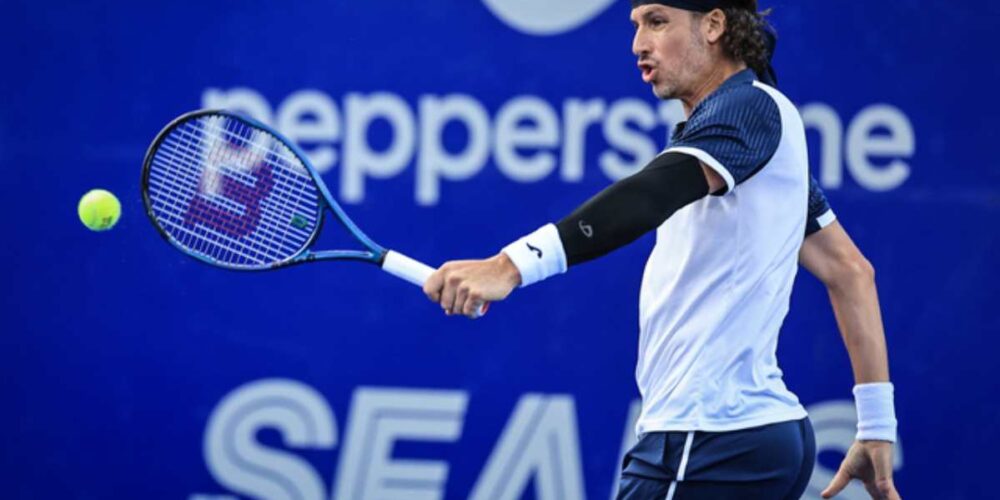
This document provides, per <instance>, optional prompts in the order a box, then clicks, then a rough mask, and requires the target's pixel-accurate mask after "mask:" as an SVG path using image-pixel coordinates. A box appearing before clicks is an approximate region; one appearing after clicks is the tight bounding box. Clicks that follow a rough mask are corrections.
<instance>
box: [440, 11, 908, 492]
mask: <svg viewBox="0 0 1000 500" xmlns="http://www.w3.org/2000/svg"><path fill="white" fill-rule="evenodd" d="M631 19H632V23H633V25H634V26H635V37H634V41H633V52H634V53H635V55H636V56H637V57H638V66H639V68H640V70H641V71H642V78H643V80H644V81H645V82H647V83H648V84H650V85H651V86H652V88H653V92H654V93H655V94H656V95H657V96H658V97H659V98H661V99H679V100H680V101H681V103H682V104H683V107H684V112H685V114H686V116H687V121H686V122H685V123H683V124H681V125H679V126H678V127H677V128H676V130H675V132H674V135H673V138H672V140H671V145H670V147H669V148H668V149H667V150H665V151H664V152H663V153H661V154H660V155H659V156H657V157H656V158H655V159H653V160H652V161H651V162H650V163H649V165H647V166H646V167H645V168H644V169H643V170H641V171H639V172H638V173H636V174H635V175H632V176H630V177H627V178H625V179H622V180H620V181H618V182H616V183H615V184H613V185H612V186H610V187H608V188H607V189H605V190H604V191H602V192H601V193H599V194H598V195H596V196H595V197H593V198H592V199H590V200H589V201H587V202H586V203H584V204H583V205H581V206H580V207H578V208H577V209H576V210H575V211H574V212H573V213H571V214H570V215H569V216H567V217H566V218H564V219H563V220H561V221H559V222H558V223H555V224H547V225H545V226H542V227H541V228H540V229H538V230H537V231H535V232H533V233H531V234H529V235H527V236H524V237H523V238H521V239H519V240H517V241H515V242H513V243H511V244H510V245H508V246H507V247H505V248H504V249H503V250H502V251H501V252H500V253H499V254H498V255H496V256H495V257H493V258H490V259H485V260H477V261H455V262H449V263H447V264H445V265H444V266H442V267H441V268H440V269H439V270H438V271H437V272H436V273H435V274H434V275H433V276H431V278H430V279H429V280H428V281H427V284H426V286H425V287H424V291H425V292H426V293H427V295H428V296H429V297H430V299H431V300H433V301H434V302H437V303H439V304H440V305H441V306H442V307H443V308H444V310H445V312H446V314H464V315H467V316H470V317H471V316H474V313H475V311H476V309H477V307H478V305H479V304H481V303H482V302H483V301H498V300H502V299H504V298H505V297H507V295H508V294H510V293H511V291H512V290H513V289H514V288H515V287H518V286H520V287H525V286H529V285H531V284H533V283H537V282H539V281H541V280H544V279H546V278H549V277H551V276H554V275H557V274H560V273H563V272H566V270H567V269H568V268H570V267H573V266H575V265H578V264H580V263H582V262H586V261H588V260H591V259H594V258H597V257H600V256H602V255H604V254H606V253H608V252H610V251H612V250H614V249H616V248H619V247H621V246H623V245H625V244H627V243H629V242H632V241H634V240H635V239H636V238H638V237H639V236H641V235H643V234H645V233H646V232H648V231H652V230H654V229H655V230H656V231H657V233H656V234H657V241H656V246H655V247H654V248H653V251H652V254H651V255H650V257H649V260H648V262H647V264H646V269H645V272H644V275H643V280H642V288H641V291H640V296H639V319H640V340H639V357H638V366H637V368H636V380H637V383H638V386H639V390H640V393H641V394H642V412H641V414H640V416H639V420H638V423H637V429H636V430H637V433H638V434H639V441H638V443H637V444H636V445H635V447H634V448H632V450H630V451H629V452H628V454H627V455H626V457H625V460H624V463H623V469H622V473H621V481H620V485H619V498H623V499H649V498H657V499H660V498H667V499H668V500H670V499H675V498H676V499H725V498H734V499H735V498H738V499H748V498H760V499H785V498H788V499H793V498H799V497H800V496H801V495H802V493H803V492H804V490H805V488H806V485H807V483H808V481H809V477H810V475H811V474H812V469H813V465H814V462H815V455H816V451H815V443H814V436H813V431H812V428H811V427H810V424H809V419H808V417H807V415H806V411H805V409H804V408H803V407H802V405H800V404H799V401H798V399H797V398H796V396H795V395H794V394H792V393H791V392H790V391H789V390H788V389H787V388H786V387H785V384H784V382H783V381H782V373H781V370H780V369H779V368H778V365H777V360H776V356H775V351H776V348H777V340H778V331H779V329H780V327H781V324H782V322H783V320H784V318H785V315H786V313H787V312H788V307H789V297H790V295H791V291H792V282H793V281H794V278H795V273H796V271H797V268H798V265H797V264H798V262H801V263H802V264H803V265H804V266H805V267H806V268H807V269H808V270H809V271H810V272H812V273H813V274H814V275H816V276H817V277H819V278H820V279H821V280H822V281H823V282H824V283H825V284H826V286H827V288H828V290H829V293H830V298H831V302H832V304H833V307H834V311H835V314H836V317H837V321H838V325H839V326H840V329H841V331H842V333H843V337H844V340H845V344H846V346H847V350H848V352H849V355H850V358H851V362H852V366H853V369H854V373H855V379H856V382H857V385H856V386H855V388H854V394H855V400H856V404H857V408H858V419H859V422H858V433H857V440H856V442H855V443H854V445H853V446H852V447H851V448H850V450H849V451H848V453H847V456H846V458H845V459H844V461H843V463H842V465H841V467H840V470H839V471H838V473H837V475H836V477H835V478H834V480H833V481H832V482H831V484H830V485H829V487H828V488H827V489H826V491H824V492H823V494H824V496H826V497H829V496H833V495H835V494H836V493H837V492H839V491H840V490H842V489H843V488H844V487H845V486H846V485H847V483H848V482H849V481H850V480H851V479H852V478H856V479H860V480H862V481H863V482H864V484H865V486H866V488H867V489H868V491H869V493H870V494H871V495H872V497H873V498H898V497H899V495H898V494H897V492H896V490H895V487H894V486H893V482H892V456H891V443H892V442H893V441H894V440H895V438H896V419H895V414H894V404H893V387H892V384H891V383H889V376H888V367H887V366H888V362H887V355H886V347H885V338H884V334H883V332H882V324H881V318H880V316H879V306H878V297H877V293H876V290H875V284H874V277H873V271H872V268H871V265H870V264H869V263H868V262H867V261H866V260H865V258H864V257H863V256H862V255H861V253H860V252H859V251H858V249H857V248H856V247H855V246H854V244H853V243H852V242H851V240H850V238H849V237H848V236H847V234H846V233H845V232H844V230H843V228H842V227H841V226H840V225H839V224H838V223H837V222H836V221H835V220H834V219H835V218H834V216H833V213H832V212H831V211H830V209H829V206H828V204H827V202H826V199H825V197H824V196H823V194H822V192H821V191H820V190H819V187H818V186H817V185H816V184H815V182H814V181H812V180H811V178H810V176H809V173H808V157H807V152H806V138H805V130H804V127H803V124H802V120H801V118H800V116H799V114H798V111H797V110H796V108H795V107H794V106H793V105H792V103H791V102H790V101H789V100H788V99H787V98H786V97H785V96H784V95H783V94H781V92H779V91H778V90H776V89H775V85H776V82H775V77H774V72H773V69H772V68H771V66H770V57H771V53H772V51H773V42H774V38H773V35H772V34H771V33H772V32H771V30H770V28H769V27H768V26H767V24H766V22H765V21H764V18H763V16H762V15H761V14H759V13H758V12H757V2H756V0H632V12H631Z"/></svg>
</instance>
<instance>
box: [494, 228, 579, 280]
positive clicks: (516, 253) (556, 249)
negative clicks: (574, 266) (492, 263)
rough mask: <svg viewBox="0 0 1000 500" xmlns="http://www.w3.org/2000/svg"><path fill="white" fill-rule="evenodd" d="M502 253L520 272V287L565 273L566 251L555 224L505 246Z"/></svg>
mask: <svg viewBox="0 0 1000 500" xmlns="http://www.w3.org/2000/svg"><path fill="white" fill-rule="evenodd" d="M503 253H505V254H507V257H509V258H510V260H511V262H513V263H514V266H516V267H517V270H518V271H520V273H521V286H522V287H525V286H528V285H530V284H532V283H538V282H539V281H542V280H543V279H545V278H548V277H549V276H554V275H556V274H561V273H564V272H566V251H565V250H563V246H562V240H561V239H559V230H558V229H556V226H555V224H546V225H544V226H542V227H541V228H539V229H538V230H537V231H535V232H533V233H531V234H529V235H527V236H525V237H523V238H521V239H519V240H517V241H515V242H513V243H511V244H510V245H507V246H506V247H504V249H503Z"/></svg>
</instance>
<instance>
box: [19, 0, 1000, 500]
mask: <svg viewBox="0 0 1000 500" xmlns="http://www.w3.org/2000/svg"><path fill="white" fill-rule="evenodd" d="M763 6H764V7H774V10H773V13H772V14H771V20H772V22H773V23H774V25H775V26H776V27H777V29H778V32H779V35H780V37H779V45H778V53H777V57H776V60H775V65H776V67H777V70H778V75H779V83H780V88H781V90H782V91H783V92H785V93H786V94H787V95H788V96H789V97H790V98H791V99H792V100H793V101H794V102H795V103H796V105H797V106H798V109H799V111H800V113H801V114H802V117H803V121H804V123H805V125H806V129H807V136H808V141H809V146H810V151H809V153H810V168H811V170H812V173H813V174H814V175H815V176H816V178H817V179H818V180H819V181H820V184H821V185H822V186H823V187H824V189H825V190H826V192H827V195H828V197H829V199H830V202H831V204H832V206H833V209H834V211H835V212H836V213H837V216H838V219H839V220H840V221H841V223H842V224H843V225H844V226H845V227H846V228H847V230H848V231H849V233H850V234H851V236H852V238H853V239H854V240H855V242H856V243H857V244H858V245H859V247H860V248H861V249H862V250H863V252H864V253H865V255H866V256H867V257H868V258H869V260H870V261H871V262H872V263H873V264H874V266H875V268H876V270H877V281H878V286H879V291H880V299H881V302H882V313H883V319H884V322H885V326H886V332H887V337H888V339H889V343H890V355H891V358H890V364H891V373H892V378H893V380H894V382H895V383H896V397H897V413H898V416H899V420H900V441H899V443H898V444H897V446H896V455H895V460H896V461H895V463H894V468H895V470H896V478H897V483H898V484H899V486H900V488H901V491H902V493H903V495H905V497H906V498H955V499H963V498H970V499H971V498H987V497H989V496H990V494H989V493H987V490H986V486H985V485H982V484H978V483H979V481H976V480H971V481H970V480H968V478H981V477H988V475H989V472H990V464H992V462H993V458H992V449H993V447H994V444H995V443H997V442H1000V439H998V437H1000V436H998V431H997V430H996V429H995V426H992V425H990V424H989V422H991V421H992V416H993V414H994V413H996V410H997V409H998V405H997V404H996V403H995V402H993V400H992V398H990V397H989V395H991V394H994V393H996V392H997V391H998V390H1000V384H998V382H997V378H996V377H988V376H984V375H983V368H982V367H985V366H990V363H991V361H992V359H991V352H992V351H993V349H991V347H994V344H995V343H996V341H995V340H993V337H994V336H993V335H991V334H992V333H994V332H996V331H997V330H998V328H1000V325H998V323H997V320H996V319H995V315H993V314H991V312H992V311H991V310H990V305H991V300H990V299H992V298H993V297H994V296H995V295H996V294H995V293H993V292H992V290H994V289H995V288H996V287H995V286H992V280H993V279H994V278H995V277H997V276H998V275H1000V269H998V266H997V259H995V258H994V256H993V254H994V253H995V251H996V249H997V248H998V245H997V244H998V241H997V231H996V230H995V229H994V228H995V227H996V222H995V221H996V219H997V215H1000V214H998V206H997V203H996V200H997V199H998V194H1000V174H998V172H1000V170H998V169H997V168H996V167H995V165H994V164H995V160H993V159H992V158H991V156H990V155H989V154H986V153H987V152H988V151H989V149H988V147H987V145H989V144H992V143H993V142H995V141H996V140H997V137H996V132H995V131H994V130H993V129H992V128H991V127H989V126H985V125H982V124H983V123H988V119H986V120H985V121H984V117H986V118H988V117H991V116H995V115H997V114H998V111H1000V110H998V107H997V105H996V103H995V102H994V101H992V100H990V99H988V98H987V99H977V98H976V93H977V92H981V91H982V89H983V88H987V86H988V83H989V82H991V81H995V80H997V77H998V76H1000V75H998V74H997V70H996V69H995V68H993V67H992V66H991V65H989V64H985V65H984V64H983V60H985V59H986V58H988V57H989V56H990V54H991V53H990V51H989V50H988V48H989V47H991V46H992V45H993V44H995V42H994V37H993V36H991V35H992V33H991V32H990V30H992V29H993V24H994V23H992V19H995V18H996V15H997V14H1000V11H998V10H997V9H998V8H997V7H978V8H977V9H978V10H975V11H974V10H972V9H971V8H968V7H961V6H950V7H949V8H948V9H945V10H942V9H941V8H940V7H938V8H936V9H937V10H935V11H934V12H930V13H929V12H925V11H924V9H922V8H921V7H922V6H920V5H917V4H913V3H899V2H896V3H879V4H877V5H876V4H857V5H855V4H851V5H828V4H824V3H819V2H805V3H803V2H775V3H765V4H763ZM9 11H10V12H8V16H7V17H6V19H8V20H9V21H10V22H8V23H7V24H6V25H5V26H6V28H5V29H4V30H0V37H2V41H3V42H4V46H5V47H9V48H11V50H9V51H8V53H7V59H6V63H7V64H6V66H5V67H7V68H8V76H7V78H4V79H0V89H2V90H3V93H4V95H5V96H7V101H6V103H5V105H4V106H3V107H0V167H2V168H3V173H4V181H3V182H0V208H2V210H3V212H2V213H4V214H5V215H6V217H4V220H3V224H4V228H5V231H4V234H6V235H7V239H5V241H4V244H3V245H0V257H2V259H0V262H2V264H0V265H2V269H0V271H2V276H3V283H4V285H3V293H0V342H2V343H0V347H2V349H0V352H3V355H2V358H0V359H2V361H3V362H2V363H0V376H2V377H0V380H3V381H4V382H3V384H2V385H0V387H2V388H3V389H2V390H3V392H2V396H3V397H4V400H5V401H6V402H7V406H6V411H5V412H2V413H0V425H2V426H3V427H4V428H5V429H7V431H8V432H7V433H6V434H5V436H7V440H6V442H5V446H4V447H3V448H2V451H0V466H2V470H3V472H2V476H0V477H2V479H3V481H2V482H0V484H2V485H3V486H2V488H3V490H2V491H3V497H4V498H136V497H142V498H189V499H198V500H207V499H235V498H276V499H277V498H296V499H319V498H323V499H331V498H332V499H366V498H372V499H375V498H380V499H381V498H428V499H430V498H445V499H458V498H475V499H487V498H490V499H492V498H522V497H527V498H540V499H560V500H562V499H573V498H592V499H593V498H598V499H603V498H610V497H611V496H612V495H613V492H614V489H615V485H616V478H617V473H618V467H619V464H620V457H621V455H622V453H623V452H624V450H625V449H627V448H628V447H629V446H630V445H631V443H633V442H634V439H635V436H634V433H633V423H634V421H635V419H636V416H637V414H638V408H639V407H638V404H639V403H638V394H637V392H636V389H635V384H634V381H633V379H632V377H633V370H634V363H635V356H636V352H637V348H638V347H637V340H638V339H637V335H638V331H637V330H638V328H637V324H636V323H637V321H636V320H637V302H638V287H639V280H640V276H641V272H642V266H643V264H644V262H645V258H646V256H647V255H648V252H649V250H650V247H651V243H652V237H651V236H648V237H645V238H643V239H641V240H640V241H638V242H636V243H635V244H633V245H631V246H629V247H627V248H624V249H621V250H619V251H617V252H615V253H613V254H611V255H609V256H608V257H606V258H603V259H600V260H598V261H595V262H592V263H588V264H586V265H583V266H580V267H579V268H574V269H573V270H572V271H571V272H569V273H567V274H566V275H564V276H559V277H557V278H554V279H552V280H549V281H547V282H545V283H541V284H537V285H534V286H532V287H530V288H526V289H523V290H518V291H516V292H515V293H514V294H513V295H512V296H511V298H510V299H509V300H507V301H505V302H502V303H499V304H494V305H493V307H492V309H491V310H490V312H489V314H488V315H487V316H486V317H485V318H483V319H481V320H478V321H475V322H472V321H467V320H464V319H457V318H446V317H444V316H443V315H442V314H441V312H440V310H439V307H437V306H436V305H434V304H431V303H429V302H428V301H427V300H426V299H425V298H424V297H423V295H422V294H421V293H420V292H419V290H417V289H416V288H414V287H412V286H411V285H408V284H406V283H404V282H402V281H399V280H397V279H395V278H393V277H391V276H388V275H385V274H384V273H381V272H380V271H378V270H377V269H375V268H373V267H368V266H361V265H355V264H350V263H325V264H310V265H304V266H298V267H295V268H290V269H287V270H282V271H279V272H273V273H272V272H264V273H249V274H245V273H237V272H228V271H223V270H219V269H215V268H211V267H208V266H205V265H203V264H201V263H199V262H196V261H194V260H193V259H190V258H187V257H185V256H182V255H181V254H179V253H177V252H176V251H175V250H174V249H173V248H171V247H170V246H169V245H167V244H165V243H164V242H163V241H162V239H161V238H159V237H158V236H157V234H156V231H155V230H154V229H153V228H152V227H151V226H150V224H149V222H148V221H147V220H146V217H145V215H144V213H143V206H142V202H141V199H140V197H139V173H140V167H141V161H142V158H143V154H144V152H145V149H146V147H147V146H148V145H149V142H150V141H151V140H152V138H153V136H154V135H155V134H156V133H157V132H158V131H159V130H160V128H161V127H162V126H163V125H165V124H166V123H167V122H168V121H169V120H171V119H172V118H174V117H175V116H177V115H179V114H181V113H183V112H186V111H189V110H192V109H196V108H201V107H213V108H214V107H217V108H227V109H232V110H236V111H240V112H243V113H246V114H248V115H251V116H253V117H255V118H257V119H259V120H261V121H263V122H266V123H268V124H270V125H273V126H274V127H275V128H277V129H278V130H280V131H281V132H282V133H283V134H286V135H287V136H288V137H290V138H291V139H292V140H293V141H295V142H296V143H297V144H298V145H300V146H301V147H302V149H303V150H304V151H305V152H306V153H307V154H308V155H309V157H310V159H311V160H312V162H313V163H315V165H316V167H317V168H318V169H319V170H320V172H321V173H322V175H323V178H324V180H325V182H326V183H327V184H328V185H329V187H330V189H331V191H332V192H333V194H334V196H335V197H336V198H337V199H339V200H340V201H342V202H343V205H344V208H345V210H346V211H347V212H348V213H349V214H350V215H351V216H352V218H353V219H354V220H355V221H356V222H357V223H358V224H359V225H360V226H361V227H362V228H364V229H365V231H366V232H368V233H369V234H371V236H372V237H374V238H375V239H376V240H377V241H380V242H384V243H386V244H388V245H390V246H391V247H393V248H397V249H399V250H400V251H403V252H405V253H406V254H408V255H412V256H413V257H415V258H418V259H421V260H423V261H426V262H428V263H432V264H435V265H438V264H440V263H442V262H444V261H446V260H450V259H458V258H474V257H485V256H488V255H492V254H493V253H495V252H497V251H498V250H499V249H500V248H502V247H503V246H504V245H505V244H507V243H509V242H510V241H513V240H514V239H516V238H518V237H520V236H521V235H523V234H526V233H527V232H529V231H532V230H534V229H535V228H537V227H539V226H541V225H542V224H544V223H547V222H550V221H553V220H556V219H558V218H560V217H562V216H563V215H565V214H567V213H568V212H570V211H571V210H572V209H573V208H574V207H575V206H577V205H578V204H579V203H581V202H582V201H584V200H585V199H587V198H588V197H589V196H591V195H592V194H594V193H596V192H597V191H599V190H600V189H602V188H603V187H605V186H607V185H608V184H610V183H611V182H614V181H615V180H617V179H621V178H622V177H625V176H627V175H629V174H631V173H633V172H635V171H636V170H638V169H640V168H642V166H644V165H645V164H646V162H647V161H649V160H650V159H651V158H652V157H653V156H655V155H656V154H657V153H658V152H659V151H661V150H662V149H663V148H664V147H666V146H667V144H668V137H669V136H670V133H671V131H672V130H673V129H674V127H676V126H677V124H678V123H680V122H681V121H683V119H684V116H683V112H682V109H681V108H680V106H679V105H678V104H677V103H676V102H659V101H657V100H656V99H655V98H654V97H653V96H652V95H651V93H650V91H649V89H648V88H647V87H646V86H645V85H644V84H643V83H642V82H641V79H640V77H639V72H638V70H637V69H636V68H635V59H634V57H633V56H632V55H631V53H630V50H631V37H632V28H631V26H630V24H629V22H628V19H627V17H628V5H627V3H626V2H612V1H611V0H585V1H584V0H550V1H546V2H537V1H528V0H483V1H482V2H445V1H440V0H435V1H428V2H416V3H415V2H401V1H388V2H374V3H373V2H346V3H345V2H317V1H303V2H291V3H273V2H272V3H268V2H253V1H250V2H240V3H232V2H218V1H205V2H197V3H194V2H170V3H166V4H154V3H148V2H147V3H143V2H124V1H120V0H111V1H109V2H103V3H100V4H95V3H92V2H68V1H58V2H40V3H27V2H15V3H14V4H13V5H11V8H10V9H9ZM887 19H890V20H892V22H891V23H887V22H886V21H885V20H887ZM955 33H961V34H962V36H960V37H959V36H956V35H955ZM969 68H979V69H977V70H976V71H975V72H972V71H970V70H969ZM973 100H974V101H973ZM98 187H100V188H104V189H108V190H110V191H112V192H114V193H116V194H117V195H118V196H119V197H120V198H121V201H122V205H123V217H122V220H121V222H120V223H119V225H118V226H117V227H115V228H114V229H113V230H112V231H110V232H105V233H100V234H98V233H91V232H88V231H87V230H85V229H84V228H83V227H82V226H81V225H80V224H79V222H78V221H77V220H76V214H75V209H76V202H77V200H78V199H79V197H80V196H81V195H82V194H83V193H85V192H87V191H88V190H90V189H92V188H98ZM338 229H339V228H338V226H337V225H336V224H327V225H326V227H325V228H324V231H323V234H322V236H321V237H320V240H319V244H320V246H321V247H327V248H329V247H338V246H342V245H349V244H351V242H350V239H349V238H347V237H346V235H345V234H343V233H338ZM778 355H779V361H780V364H781V366H782V368H783V370H784V375H785V380H786V383H787V384H788V386H789V387H790V388H791V389H792V390H793V391H794V392H795V393H796V394H797V395H798V396H799V397H800V399H801V401H802V403H803V404H804V405H805V406H806V407H807V408H808V410H809V412H810V415H811V418H812V420H813V425H814V427H815V429H816V438H817V445H818V448H819V450H820V456H819V462H818V465H817V468H816V470H815V473H814V476H813V478H812V481H811V482H810V486H809V490H808V491H807V493H806V498H819V491H820V490H821V489H822V488H823V487H824V486H825V484H826V483H827V482H828V481H829V479H830V478H831V477H832V474H833V473H834V471H835V470H836V467H837V465H838V463H839V460H840V458H841V456H842V454H843V452H844V450H846V449H847V447H848V446H849V445H850V443H851V440H852V438H853V434H854V424H855V422H854V419H855V415H854V408H853V402H852V400H851V393H850V389H851V387H852V384H853V379H852V373H851V369H850V365H849V362H848V359H847V356H846V352H845V349H844V347H843V344H842V341H841V340H840V334H839V332H838V330H837V325H836V321H835V319H834V317H833V314H832V312H831V309H830V305H829V301H828V297H827V294H826V290H824V289H823V287H822V285H821V284H820V283H819V282H818V281H817V280H815V279H814V278H812V277H811V276H809V275H808V273H806V272H804V271H803V272H802V273H800V275H799V278H798V280H797V282H796V287H795V290H794V292H793V297H792V301H791V312H790V313H789V316H788V318H787V319H786V321H785V323H784V326H783V330H782V336H781V340H780V344H779V352H778ZM984 395H986V397H984ZM982 422H986V425H983V424H982ZM842 497H843V498H848V499H862V498H866V493H865V492H864V490H863V489H862V488H861V487H860V486H857V485H855V486H852V487H851V488H849V489H848V490H845V493H843V494H842Z"/></svg>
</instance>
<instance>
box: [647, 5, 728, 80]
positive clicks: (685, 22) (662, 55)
mask: <svg viewBox="0 0 1000 500" xmlns="http://www.w3.org/2000/svg"><path fill="white" fill-rule="evenodd" d="M631 19H632V25H633V26H634V27H635V38H634V39H633V40H632V52H633V53H634V54H635V55H636V56H637V57H638V58H639V61H638V65H639V69H641V70H642V80H643V81H644V82H646V83H648V84H650V85H652V86H653V93H654V94H656V96H657V97H659V98H660V99H673V98H678V97H683V96H684V95H686V94H687V93H689V92H691V90H692V89H693V88H694V87H695V86H696V84H697V81H698V76H699V75H701V74H703V73H704V69H705V67H706V66H708V65H709V53H708V48H707V45H706V43H705V40H704V38H703V36H702V34H701V31H700V22H699V21H698V20H697V19H695V17H694V16H693V15H692V14H691V12H688V11H686V10H682V9H677V8H674V7H667V6H665V5H642V6H639V7H636V8H635V9H632V15H631Z"/></svg>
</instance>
